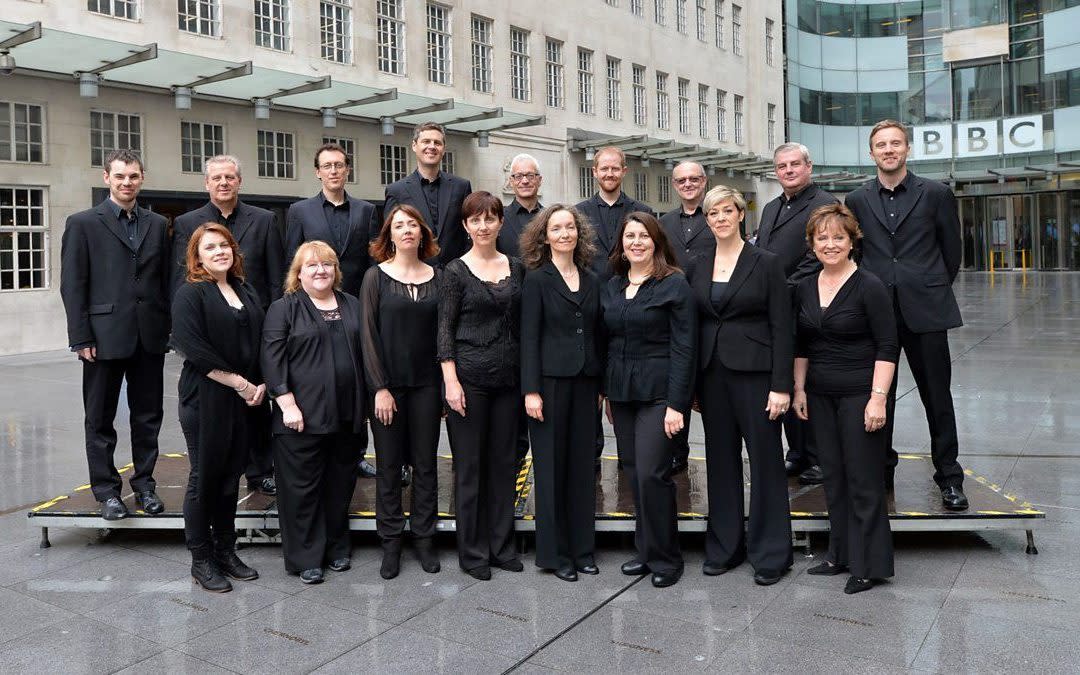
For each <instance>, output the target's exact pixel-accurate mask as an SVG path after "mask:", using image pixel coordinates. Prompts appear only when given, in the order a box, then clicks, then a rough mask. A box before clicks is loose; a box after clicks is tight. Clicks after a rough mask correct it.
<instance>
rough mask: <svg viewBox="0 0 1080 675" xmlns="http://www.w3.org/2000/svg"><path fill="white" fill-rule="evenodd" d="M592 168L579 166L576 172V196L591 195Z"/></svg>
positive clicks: (584, 197) (585, 196) (582, 197)
mask: <svg viewBox="0 0 1080 675" xmlns="http://www.w3.org/2000/svg"><path fill="white" fill-rule="evenodd" d="M592 179H593V175H592V169H591V168H590V167H587V166H579V167H578V173H577V187H578V198H579V199H588V198H589V197H591V196H592Z"/></svg>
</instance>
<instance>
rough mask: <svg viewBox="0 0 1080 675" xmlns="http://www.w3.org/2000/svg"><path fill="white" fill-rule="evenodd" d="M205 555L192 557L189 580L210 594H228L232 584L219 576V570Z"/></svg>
mask: <svg viewBox="0 0 1080 675" xmlns="http://www.w3.org/2000/svg"><path fill="white" fill-rule="evenodd" d="M205 556H206V553H203V554H201V555H198V556H195V557H193V559H192V561H191V578H192V579H194V580H195V581H196V582H197V583H198V584H199V585H200V586H202V587H203V589H204V590H207V591H210V592H211V593H228V592H229V591H231V590H232V584H230V583H229V580H228V579H226V578H225V577H224V576H222V574H221V570H219V569H218V566H217V565H216V564H215V563H214V561H213V560H211V559H210V558H209V557H205Z"/></svg>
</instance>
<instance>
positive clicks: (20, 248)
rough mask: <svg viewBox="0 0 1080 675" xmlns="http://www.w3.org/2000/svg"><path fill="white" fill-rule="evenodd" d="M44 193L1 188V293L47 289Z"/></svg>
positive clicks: (12, 187)
mask: <svg viewBox="0 0 1080 675" xmlns="http://www.w3.org/2000/svg"><path fill="white" fill-rule="evenodd" d="M48 234H49V227H48V219H47V218H46V217H45V191H44V190H43V189H41V188H27V187H21V186H15V185H0V291H24V290H30V289H34V288H48V278H49V276H48V264H47V262H48V251H49V246H48Z"/></svg>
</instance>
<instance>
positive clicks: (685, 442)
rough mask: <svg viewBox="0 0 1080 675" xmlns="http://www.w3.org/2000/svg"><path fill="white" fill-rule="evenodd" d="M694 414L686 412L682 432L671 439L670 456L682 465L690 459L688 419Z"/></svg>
mask: <svg viewBox="0 0 1080 675" xmlns="http://www.w3.org/2000/svg"><path fill="white" fill-rule="evenodd" d="M693 414H694V412H693V411H692V410H691V411H687V413H686V419H685V420H684V422H685V424H684V425H683V428H682V431H680V432H679V433H677V434H675V436H674V437H673V438H672V439H671V454H672V456H673V458H674V459H676V460H679V461H680V462H682V463H683V464H686V463H687V462H688V461H690V460H689V458H690V417H691V416H693Z"/></svg>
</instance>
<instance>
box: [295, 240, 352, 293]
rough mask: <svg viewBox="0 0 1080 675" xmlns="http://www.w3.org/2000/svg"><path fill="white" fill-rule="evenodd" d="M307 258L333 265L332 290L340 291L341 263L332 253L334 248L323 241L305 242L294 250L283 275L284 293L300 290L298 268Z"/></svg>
mask: <svg viewBox="0 0 1080 675" xmlns="http://www.w3.org/2000/svg"><path fill="white" fill-rule="evenodd" d="M308 258H315V259H316V260H321V261H325V262H332V263H334V288H335V289H336V290H341V263H340V262H339V261H338V257H337V253H334V248H333V247H332V246H330V244H327V243H326V242H325V241H306V242H304V243H303V244H300V247H299V248H297V249H296V254H295V255H293V258H292V263H290V264H289V271H288V273H286V275H285V292H286V293H295V292H297V291H298V290H300V289H301V286H300V268H301V267H303V266H304V261H305V260H307V259H308Z"/></svg>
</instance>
